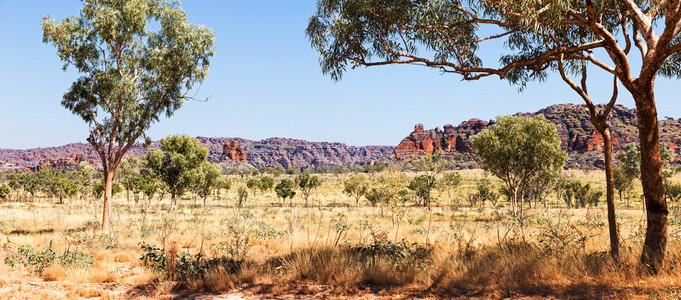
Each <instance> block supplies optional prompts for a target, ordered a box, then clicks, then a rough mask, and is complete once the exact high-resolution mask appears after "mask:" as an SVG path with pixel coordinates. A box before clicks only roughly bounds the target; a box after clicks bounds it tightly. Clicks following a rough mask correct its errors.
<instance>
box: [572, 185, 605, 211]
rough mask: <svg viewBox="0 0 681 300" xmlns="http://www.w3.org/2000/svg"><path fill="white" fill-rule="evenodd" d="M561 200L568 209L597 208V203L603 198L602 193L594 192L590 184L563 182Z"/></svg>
mask: <svg viewBox="0 0 681 300" xmlns="http://www.w3.org/2000/svg"><path fill="white" fill-rule="evenodd" d="M563 184H564V188H565V193H564V195H563V200H565V203H566V204H567V206H568V207H574V208H579V207H586V206H594V207H596V206H598V201H599V200H600V198H601V196H603V192H602V191H594V190H592V189H591V185H590V184H588V183H587V184H582V183H581V182H580V181H571V182H565V183H563Z"/></svg>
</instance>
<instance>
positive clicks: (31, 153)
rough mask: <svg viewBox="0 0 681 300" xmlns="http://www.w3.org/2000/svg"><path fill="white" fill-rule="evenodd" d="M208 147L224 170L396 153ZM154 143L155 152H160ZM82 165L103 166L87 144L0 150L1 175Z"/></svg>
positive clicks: (313, 145)
mask: <svg viewBox="0 0 681 300" xmlns="http://www.w3.org/2000/svg"><path fill="white" fill-rule="evenodd" d="M197 138H198V139H199V141H201V144H202V145H204V146H206V147H208V150H209V152H208V161H210V162H215V163H218V162H219V163H221V164H222V165H223V166H224V167H228V168H231V167H236V168H243V167H247V168H250V167H256V168H260V167H276V166H279V165H280V166H282V167H284V168H287V169H288V168H296V169H306V168H310V167H312V168H316V167H319V166H322V165H326V166H348V167H351V166H354V165H363V164H366V163H368V162H370V161H379V160H382V159H384V158H385V157H387V156H388V155H389V154H390V153H392V152H393V150H394V149H395V147H392V146H348V145H346V144H343V143H328V142H308V141H304V140H296V139H287V138H269V139H266V140H262V141H252V140H247V139H241V138H212V137H197ZM158 147H159V143H158V142H154V143H152V144H151V145H150V147H149V149H151V148H158ZM147 151H148V149H145V148H143V147H142V146H141V145H134V146H133V147H131V148H130V150H129V151H128V155H134V156H142V155H144V154H146V153H147ZM82 161H87V162H90V163H91V164H93V165H95V166H99V165H100V164H99V157H98V156H97V153H96V152H95V151H94V150H93V149H92V148H91V146H90V145H89V144H86V143H72V144H68V145H64V146H60V147H46V148H33V149H27V150H14V149H0V172H28V171H35V170H39V169H41V168H45V167H53V168H59V169H68V170H73V169H75V168H76V167H77V166H78V163H80V162H82Z"/></svg>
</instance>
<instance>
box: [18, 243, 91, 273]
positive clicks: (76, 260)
mask: <svg viewBox="0 0 681 300" xmlns="http://www.w3.org/2000/svg"><path fill="white" fill-rule="evenodd" d="M54 262H57V263H59V264H61V265H63V266H73V267H79V268H89V267H91V266H92V265H93V263H94V262H93V259H92V255H90V254H87V253H83V252H80V251H77V250H75V251H66V252H64V254H61V255H60V254H59V253H57V252H55V251H54V250H52V248H44V249H43V250H42V251H38V250H35V249H33V248H31V247H30V246H26V245H20V246H19V247H18V248H17V252H16V253H14V254H12V255H11V256H9V257H5V264H6V265H9V266H12V267H13V266H15V265H16V264H17V263H19V264H22V265H24V266H26V267H31V268H33V271H35V272H36V273H38V274H41V273H43V271H44V270H45V269H46V268H47V267H49V266H50V265H51V264H52V263H54Z"/></svg>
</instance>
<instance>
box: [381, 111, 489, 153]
mask: <svg viewBox="0 0 681 300" xmlns="http://www.w3.org/2000/svg"><path fill="white" fill-rule="evenodd" d="M493 124H494V121H489V122H487V121H483V120H480V119H471V120H468V121H465V122H463V123H461V124H460V125H459V126H456V127H454V126H452V125H450V124H447V125H445V126H444V131H443V130H440V128H435V129H429V130H424V129H423V124H416V126H414V132H412V133H411V134H410V135H409V136H407V137H406V138H404V139H403V140H402V142H400V144H399V145H397V147H396V148H395V152H394V153H393V154H392V156H391V158H395V159H398V160H401V159H413V158H417V157H419V156H421V155H423V154H433V153H439V152H444V153H465V154H470V153H473V147H472V146H471V143H470V141H469V139H470V137H471V136H473V135H476V134H477V133H478V132H480V131H482V130H483V129H485V128H487V127H488V126H490V125H493Z"/></svg>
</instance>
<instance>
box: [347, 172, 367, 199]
mask: <svg viewBox="0 0 681 300" xmlns="http://www.w3.org/2000/svg"><path fill="white" fill-rule="evenodd" d="M368 190H369V179H368V178H367V176H366V175H364V174H361V173H357V174H352V175H350V177H349V178H348V179H347V180H345V181H344V182H343V193H345V194H346V195H348V196H349V197H353V198H355V204H356V205H357V206H359V199H360V198H362V196H364V195H365V194H366V193H367V191H368ZM348 206H349V205H348Z"/></svg>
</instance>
